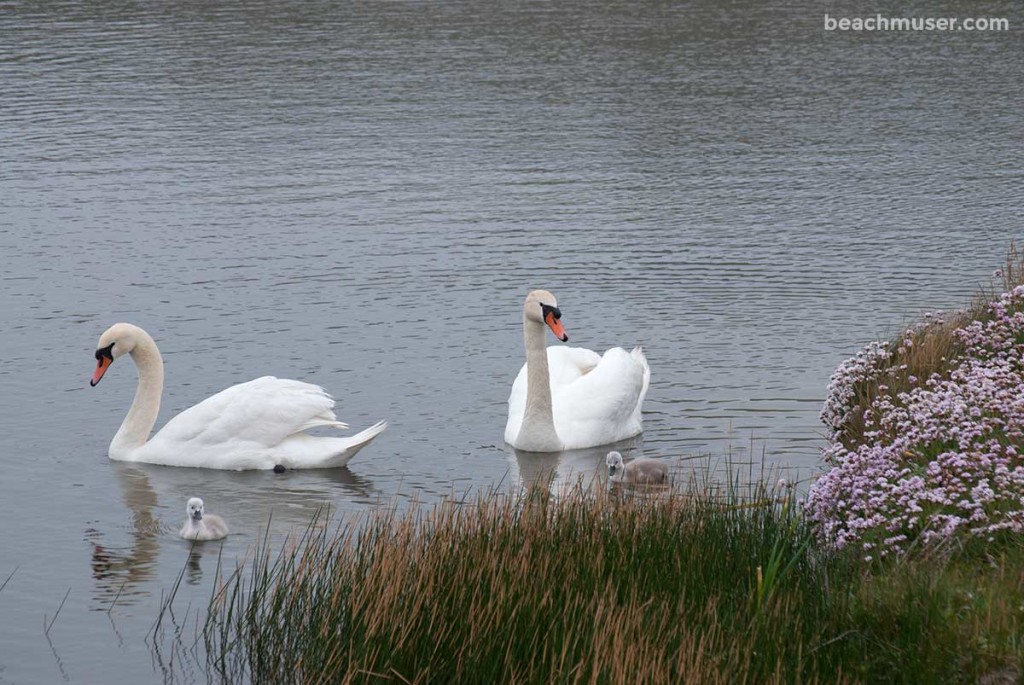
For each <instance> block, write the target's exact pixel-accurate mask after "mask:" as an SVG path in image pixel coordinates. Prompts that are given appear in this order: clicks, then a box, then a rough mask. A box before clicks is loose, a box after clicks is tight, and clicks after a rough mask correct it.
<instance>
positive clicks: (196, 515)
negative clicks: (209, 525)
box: [192, 509, 203, 521]
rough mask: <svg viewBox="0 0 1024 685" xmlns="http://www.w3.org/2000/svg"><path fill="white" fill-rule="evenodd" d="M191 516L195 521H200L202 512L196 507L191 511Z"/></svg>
mask: <svg viewBox="0 0 1024 685" xmlns="http://www.w3.org/2000/svg"><path fill="white" fill-rule="evenodd" d="M192 518H194V519H195V520H196V521H202V520H203V512H201V511H199V510H198V509H196V510H195V511H193V512H192Z"/></svg>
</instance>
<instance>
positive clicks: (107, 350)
mask: <svg viewBox="0 0 1024 685" xmlns="http://www.w3.org/2000/svg"><path fill="white" fill-rule="evenodd" d="M104 357H106V358H107V359H109V360H110V361H114V343H110V344H109V345H107V346H106V347H101V348H100V349H98V350H96V360H97V361H99V360H100V359H103V358H104Z"/></svg>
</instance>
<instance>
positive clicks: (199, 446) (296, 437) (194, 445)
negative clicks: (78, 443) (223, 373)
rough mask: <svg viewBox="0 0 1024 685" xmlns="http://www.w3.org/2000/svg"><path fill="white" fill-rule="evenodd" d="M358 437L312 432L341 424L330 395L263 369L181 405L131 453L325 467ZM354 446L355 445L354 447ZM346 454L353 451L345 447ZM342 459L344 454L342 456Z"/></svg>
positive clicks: (212, 463)
mask: <svg viewBox="0 0 1024 685" xmlns="http://www.w3.org/2000/svg"><path fill="white" fill-rule="evenodd" d="M384 426H386V424H384V423H383V422H382V423H381V424H378V425H377V426H374V427H373V429H370V431H369V432H372V433H373V434H372V435H369V433H368V431H364V432H363V433H366V434H367V435H363V434H359V435H360V436H362V437H363V438H364V439H363V440H355V438H356V437H357V436H352V437H351V438H341V437H339V438H328V437H313V436H310V435H307V434H306V433H305V432H304V431H306V430H308V429H310V428H317V427H327V428H347V427H348V426H347V424H345V423H342V422H341V421H338V419H337V417H336V416H335V415H334V399H333V398H332V397H331V396H330V395H329V394H327V391H326V390H324V389H323V388H321V387H320V386H317V385H313V384H311V383H303V382H302V381H295V380H289V379H281V378H274V377H273V376H264V377H262V378H257V379H255V380H252V381H249V382H248V383H239V384H238V385H233V386H231V387H230V388H227V389H225V390H222V391H221V392H219V393H217V394H216V395H213V396H212V397H209V398H207V399H205V400H203V401H202V402H200V403H199V404H197V405H195V406H193V407H190V408H189V409H186V410H185V411H183V412H181V413H180V414H178V415H177V416H175V417H174V418H173V419H171V420H170V421H168V422H167V425H165V426H164V427H163V429H162V430H160V432H159V433H157V434H156V435H154V436H153V438H152V439H151V440H150V441H149V442H147V443H146V444H145V445H143V446H142V447H140V448H139V449H137V450H135V452H134V453H133V455H132V459H133V460H134V461H145V462H148V463H154V464H167V465H170V466H196V467H205V468H216V469H235V470H241V469H271V468H274V467H275V466H277V465H279V464H282V465H284V466H286V467H287V468H326V467H329V466H335V465H340V464H334V462H333V461H332V460H337V458H338V456H339V455H345V453H346V452H351V453H352V454H354V453H355V452H356V451H358V449H359V448H361V447H363V446H365V444H368V443H369V441H370V440H371V439H372V438H373V437H374V436H376V435H377V434H379V433H380V432H381V431H382V430H383V429H384ZM353 448H354V450H353ZM348 458H351V457H350V455H349V456H348ZM345 461H347V458H346V459H345Z"/></svg>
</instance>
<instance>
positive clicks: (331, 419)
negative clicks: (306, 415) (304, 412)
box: [299, 409, 348, 431]
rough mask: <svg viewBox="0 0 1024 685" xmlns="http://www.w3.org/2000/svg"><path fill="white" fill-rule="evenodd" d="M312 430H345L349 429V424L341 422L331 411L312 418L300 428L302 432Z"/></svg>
mask: <svg viewBox="0 0 1024 685" xmlns="http://www.w3.org/2000/svg"><path fill="white" fill-rule="evenodd" d="M310 428H337V429H339V430H345V429H346V428H348V424H347V423H345V422H344V421H339V420H338V417H336V416H335V415H334V412H333V411H331V410H329V409H328V410H327V411H323V412H320V413H319V414H317V415H316V416H312V417H310V419H309V420H308V421H306V423H304V424H302V427H301V428H299V430H300V431H306V430H309V429H310Z"/></svg>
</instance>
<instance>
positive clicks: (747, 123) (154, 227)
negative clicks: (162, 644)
mask: <svg viewBox="0 0 1024 685" xmlns="http://www.w3.org/2000/svg"><path fill="white" fill-rule="evenodd" d="M848 4H849V3H848ZM976 7H978V5H976V4H975V3H968V2H959V3H958V2H953V3H947V6H946V7H945V8H944V9H945V11H946V12H947V13H949V14H951V15H955V14H959V15H961V16H973V15H974V14H976V12H972V11H971V10H972V8H976ZM956 8H959V10H958V11H957V9H956ZM847 9H853V10H855V9H856V8H854V7H853V6H852V5H850V7H848V8H847ZM860 9H861V10H863V8H860ZM873 11H874V10H872V12H873ZM821 13H822V9H821V7H819V6H818V5H817V4H816V3H806V4H804V5H801V4H799V3H793V2H775V1H769V2H760V1H755V0H749V1H747V0H744V1H740V2H734V3H728V4H721V3H718V2H712V1H711V0H706V1H702V2H696V3H688V4H681V5H680V4H673V3H667V2H654V1H650V0H629V1H628V2H626V1H623V2H610V1H609V2H583V1H582V0H579V1H577V0H566V1H560V2H554V3H553V2H539V1H524V2H519V1H514V2H501V3H486V2H479V1H478V0H464V1H444V0H440V1H438V2H403V1H395V2H382V1H377V0H368V1H366V2H358V3H272V2H262V1H259V0H256V1H253V2H240V1H237V0H218V2H198V3H197V2H178V1H176V0H170V1H168V2H147V3H114V2H101V3H89V4H80V3H70V2H46V1H43V2H21V1H14V2H11V1H8V2H0V38H2V40H0V255H2V256H0V266H2V271H0V293H2V297H0V314H2V316H3V323H4V325H3V327H2V329H0V350H2V351H3V353H2V354H0V445H2V458H3V460H4V463H3V470H2V475H0V503H2V506H3V509H4V516H3V521H4V524H3V527H2V530H0V583H2V582H3V579H4V578H6V577H7V575H8V574H10V573H12V572H14V575H13V577H12V578H11V580H10V582H9V583H8V584H7V585H6V587H4V588H3V590H2V591H0V682H11V683H31V682H59V681H60V680H61V679H63V680H66V681H71V682H98V681H101V680H102V681H107V682H147V681H152V680H157V679H159V678H161V677H162V675H163V673H162V670H161V669H162V668H166V667H167V664H166V659H160V658H157V659H155V660H154V659H153V658H152V654H151V650H150V647H149V646H148V645H147V644H146V642H145V641H144V640H143V638H144V636H145V634H146V632H147V631H148V630H149V628H150V626H151V625H152V622H153V620H154V618H155V616H156V614H157V609H158V607H159V605H160V597H161V593H162V592H164V591H166V589H167V588H169V587H170V586H171V585H172V584H173V583H174V580H175V578H176V577H177V576H178V574H179V573H181V572H183V573H184V576H183V585H182V588H183V589H182V590H181V593H180V595H179V599H180V602H181V604H182V611H184V607H186V606H188V605H189V603H191V606H192V613H191V614H189V615H185V616H182V615H179V616H178V617H177V618H178V619H179V620H184V621H185V622H187V621H189V620H191V621H194V620H195V610H196V608H198V607H202V606H204V605H205V601H206V599H207V598H208V597H209V594H210V591H211V588H212V587H213V578H214V575H215V571H216V565H217V559H218V553H219V552H220V547H219V546H217V545H206V546H202V547H201V548H199V549H198V550H197V551H196V552H195V553H193V554H191V555H190V552H189V546H188V545H187V544H186V543H184V542H182V541H180V540H178V539H177V538H176V535H175V531H176V529H177V527H178V526H179V525H180V519H182V517H183V515H184V508H185V501H186V499H187V497H188V496H190V495H194V494H198V495H201V496H202V497H204V499H205V500H206V502H207V509H208V510H209V511H214V512H218V513H221V514H223V515H224V516H225V517H226V518H227V519H228V522H229V523H230V524H231V525H232V527H233V530H234V534H233V535H232V536H231V537H230V538H229V539H228V541H227V542H226V543H225V545H224V547H223V558H224V561H225V563H226V564H227V565H228V566H231V567H233V565H234V563H235V559H237V558H241V557H242V556H243V555H244V554H245V553H246V550H247V549H248V548H249V547H250V546H251V545H252V544H253V543H254V542H255V541H256V539H257V536H258V535H259V534H260V533H261V531H263V530H264V529H267V527H268V520H270V516H271V513H273V518H272V520H271V522H270V523H269V529H270V531H271V533H272V534H274V535H278V536H280V535H283V534H284V533H286V532H288V531H290V530H292V529H294V528H296V527H300V526H302V525H304V524H305V523H306V522H307V521H308V520H309V517H310V516H311V514H312V513H313V512H314V511H316V509H317V508H318V507H321V506H322V505H324V504H330V505H331V506H332V507H333V508H334V509H335V510H336V511H340V512H343V513H355V512H359V511H362V510H364V509H366V508H368V507H370V506H372V505H373V504H374V503H376V502H378V501H392V500H394V498H395V497H396V496H397V497H399V498H400V500H399V501H406V500H408V499H412V498H416V499H419V500H420V501H425V502H431V501H435V500H436V499H437V498H439V497H441V496H443V495H445V494H448V493H452V492H459V493H461V492H465V491H467V490H471V491H475V490H480V489H486V488H488V487H491V486H492V485H494V484H495V483H498V482H505V483H513V484H515V483H518V482H522V481H524V480H531V479H534V478H538V477H544V476H543V475H541V474H544V473H545V472H547V471H548V470H550V469H552V468H554V469H555V470H556V472H557V474H558V478H559V479H560V480H559V481H556V482H561V481H564V480H565V479H568V478H571V477H572V476H571V474H579V473H582V474H588V475H589V474H593V473H596V472H598V471H600V463H601V461H602V458H603V451H601V450H595V451H588V452H582V453H576V454H570V455H564V456H562V457H558V456H548V457H538V456H536V455H534V456H527V455H516V454H515V453H514V452H513V451H512V450H510V449H509V448H507V447H506V446H504V445H503V441H502V432H503V429H504V423H505V400H506V398H507V396H508V391H509V388H510V386H511V382H512V379H513V378H514V377H515V374H516V373H517V371H518V369H519V367H520V365H521V364H522V363H523V349H522V333H521V319H520V317H521V314H520V307H521V302H522V299H523V297H524V295H525V293H526V292H527V290H529V289H530V288H535V287H544V288H547V289H549V290H552V291H553V292H554V293H555V294H556V295H557V296H558V298H559V304H560V306H561V309H562V311H563V313H564V321H565V324H566V327H567V329H568V331H569V333H570V335H571V336H572V340H573V343H572V344H579V345H583V346H586V347H591V348H593V349H597V350H604V349H606V348H607V347H610V346H613V345H627V346H631V345H633V344H636V343H641V344H643V345H644V346H645V349H646V350H647V354H648V357H649V360H650V364H651V367H652V384H651V389H650V393H649V395H648V398H647V402H646V405H645V411H644V422H645V429H646V430H645V433H644V436H643V440H642V442H638V443H637V444H636V445H633V446H631V452H632V454H641V453H642V454H644V455H646V456H655V457H663V458H669V459H673V460H678V464H679V465H680V467H681V468H682V466H683V464H684V463H685V462H684V461H682V460H683V459H686V458H689V457H694V456H697V455H701V454H711V455H715V457H716V458H721V457H722V455H725V454H728V453H730V452H731V453H732V454H733V455H736V456H738V457H741V458H746V455H747V454H748V452H749V450H750V446H751V440H752V439H753V440H754V444H753V449H754V453H755V455H757V456H758V458H760V455H761V454H762V452H763V453H764V454H765V458H766V459H767V461H768V462H770V463H771V464H774V465H777V466H779V467H782V468H791V469H795V470H797V471H798V472H799V473H800V474H801V475H803V476H807V475H808V474H810V473H811V472H813V470H814V469H815V468H816V466H817V463H818V450H819V448H820V445H821V438H820V432H819V428H818V424H817V413H818V410H819V408H820V404H821V401H822V399H823V396H824V390H825V385H826V383H827V380H828V376H829V374H830V372H831V370H832V369H833V368H834V366H835V365H836V364H837V363H838V362H839V361H841V360H842V359H843V358H844V357H846V356H847V355H849V354H850V353H852V352H854V351H855V350H856V349H857V348H858V347H859V346H860V345H861V344H862V343H864V342H865V341H867V340H869V339H871V338H874V337H876V336H879V335H887V334H889V333H891V332H892V331H893V330H894V329H895V327H897V326H898V325H899V324H900V323H902V322H904V321H906V320H908V319H910V318H912V317H914V316H916V315H918V314H919V313H920V312H922V311H924V310H928V309H934V308H948V307H952V306H958V305H962V304H964V303H965V302H966V301H967V300H968V299H969V298H970V297H971V296H972V294H973V293H975V292H976V291H977V289H978V287H980V286H981V285H983V284H987V283H988V281H989V277H990V274H991V273H992V271H993V269H995V268H996V267H997V266H998V265H999V262H1000V260H1001V258H1002V255H1003V253H1004V251H1005V249H1006V248H1007V246H1008V245H1009V243H1010V240H1011V239H1013V238H1014V237H1015V236H1019V235H1020V230H1019V229H1020V228H1021V226H1020V218H1019V217H1020V209H1021V206H1020V198H1021V196H1022V192H1021V191H1022V171H1021V161H1022V160H1021V150H1022V149H1024V133H1022V132H1024V125H1022V124H1024V122H1022V116H1021V111H1022V108H1021V101H1020V93H1021V92H1024V49H1022V48H1024V45H1022V43H1024V41H1022V33H1021V30H1020V26H1021V25H1022V24H1021V22H1022V21H1024V17H1022V16H1021V14H1020V7H1019V5H1018V4H1017V3H1015V2H1012V1H1011V0H1006V1H1005V2H999V1H993V2H989V3H985V14H986V16H996V17H1008V18H1009V20H1010V23H1011V27H1012V28H1013V30H1012V31H1010V32H1009V33H1001V34H1000V33H976V34H963V33H957V34H936V33H931V34H924V33H922V34H852V33H851V34H839V33H826V32H824V31H823V30H822V29H821ZM838 13H839V12H837V14H838ZM855 14H856V12H855V11H851V12H848V15H851V16H852V15H855ZM119 320H123V321H130V322H133V323H136V324H139V325H141V326H143V327H144V328H146V329H147V330H149V331H150V332H151V333H152V334H153V336H154V337H155V338H156V339H157V341H158V343H159V345H160V348H161V350H162V352H163V354H164V358H165V362H166V374H167V382H166V388H165V392H164V404H163V408H162V410H161V419H160V423H161V424H162V423H163V422H164V421H166V420H167V418H169V417H171V416H173V415H174V414H175V413H177V412H178V411H180V410H182V409H183V408H185V407H188V406H190V405H192V404H194V403H195V402H197V401H199V400H201V399H203V398H205V397H207V396H208V395H210V394H212V393H214V392H216V391H218V390H220V389H222V388H224V387H226V386H228V385H230V384H233V383H237V382H240V381H244V380H248V379H251V378H254V377H256V376H260V375H265V374H273V375H277V376H282V377H290V378H298V379H302V380H307V381H311V382H314V383H317V384H320V385H323V386H324V387H325V388H327V389H328V390H329V391H330V392H332V393H333V394H334V395H335V396H336V398H337V400H338V405H339V406H338V413H339V416H340V417H341V418H342V419H343V420H345V421H347V422H349V423H350V424H351V425H352V426H353V428H362V427H365V426H368V425H369V424H371V423H373V422H374V421H376V420H377V419H380V418H387V419H388V420H389V421H390V422H391V426H390V428H389V429H388V431H387V432H386V433H385V434H384V435H383V436H382V437H380V438H379V439H378V440H377V442H375V443H374V444H373V445H372V446H371V447H369V448H367V449H366V450H365V451H363V452H362V453H361V454H359V455H358V457H356V459H355V460H354V461H353V462H352V463H351V464H350V466H349V468H347V469H340V470H335V471H324V472H304V473H286V474H283V475H274V474H272V473H224V472H206V471H202V470H193V469H174V468H162V467H146V466H131V465H124V464H118V463H111V462H110V461H109V460H108V459H107V456H106V448H107V445H108V443H109V441H110V438H111V437H112V436H113V434H114V432H115V431H116V430H117V427H118V425H119V424H120V421H121V419H122V418H123V415H124V412H125V411H126V410H127V407H128V405H129V403H130V401H131V397H132V393H133V390H134V387H135V382H136V379H135V372H134V369H132V368H131V364H130V363H129V361H128V359H124V360H122V361H120V362H118V363H117V364H116V365H115V366H114V368H113V369H112V370H111V371H110V373H108V374H107V377H106V379H105V380H104V381H103V383H102V384H101V385H100V386H98V387H97V388H95V389H92V388H89V387H88V383H87V380H88V378H89V375H90V374H91V372H92V368H93V366H94V359H93V351H94V349H95V344H96V341H97V339H98V337H99V335H100V333H102V332H103V330H104V329H105V328H106V327H107V326H109V325H110V324H111V323H114V322H116V321H119ZM551 343H552V344H556V343H555V341H554V340H553V339H552V340H551ZM65 593H67V598H66V601H65V602H64V603H63V607H61V600H62V599H63V598H64V597H65ZM59 607H61V608H60V613H59V614H58V615H57V616H56V618H54V617H55V613H56V612H57V611H58V608H59ZM51 622H52V625H51V627H50V630H49V633H48V636H47V635H44V625H45V624H51ZM164 656H165V657H166V654H165V655H164ZM183 668H184V671H179V672H178V675H179V676H182V677H183V678H184V679H186V680H189V679H200V680H202V679H203V675H202V673H201V672H200V671H197V670H194V669H191V668H190V667H189V666H188V665H187V664H186V665H185V666H184V667H183Z"/></svg>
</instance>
